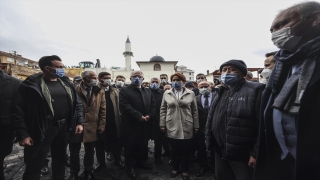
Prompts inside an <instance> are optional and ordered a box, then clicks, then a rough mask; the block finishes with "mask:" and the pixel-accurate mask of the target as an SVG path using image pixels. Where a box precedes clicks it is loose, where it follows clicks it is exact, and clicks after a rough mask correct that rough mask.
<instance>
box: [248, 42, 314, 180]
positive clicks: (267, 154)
mask: <svg viewBox="0 0 320 180" xmlns="http://www.w3.org/2000/svg"><path fill="white" fill-rule="evenodd" d="M318 42H319V43H318V45H317V46H316V45H315V46H313V48H314V49H313V50H309V54H308V56H309V58H310V57H312V58H315V61H316V67H315V69H314V73H313V75H312V77H311V79H310V82H309V84H308V86H307V89H306V90H305V92H304V95H303V96H302V98H301V101H300V111H299V115H298V117H297V119H296V130H297V150H296V164H295V175H294V176H295V180H305V179H308V180H313V179H314V180H315V179H317V180H318V179H320V130H319V128H320V71H319V69H320V56H319V54H320V37H318ZM305 47H306V46H305ZM312 53H313V54H312ZM311 55H312V56H311ZM300 61H305V59H301V60H300ZM282 79H286V76H285V77H283V78H282ZM275 96H276V94H273V93H272V91H271V89H267V88H266V89H265V90H264V92H263V95H262V101H261V110H262V112H264V113H263V114H262V123H260V134H259V149H258V158H257V167H256V170H255V178H254V179H255V180H269V179H270V180H271V179H276V177H277V176H278V174H276V173H274V172H275V171H276V170H275V169H274V168H279V169H281V167H278V166H277V164H279V161H281V152H282V151H281V148H280V146H279V143H278V141H277V139H276V137H275V134H274V129H273V120H272V119H273V118H272V117H273V108H272V107H271V105H272V104H273V103H272V102H273V101H274V98H275ZM278 172H279V171H278Z"/></svg>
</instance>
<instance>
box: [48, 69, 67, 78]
mask: <svg viewBox="0 0 320 180" xmlns="http://www.w3.org/2000/svg"><path fill="white" fill-rule="evenodd" d="M49 68H51V69H55V70H56V73H52V74H53V75H54V76H55V77H56V78H62V77H63V76H64V75H65V71H64V69H63V68H52V67H49Z"/></svg>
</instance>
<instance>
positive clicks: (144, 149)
mask: <svg viewBox="0 0 320 180" xmlns="http://www.w3.org/2000/svg"><path fill="white" fill-rule="evenodd" d="M130 80H131V84H130V85H129V86H127V87H124V88H122V89H121V91H120V95H119V98H120V109H121V115H122V117H121V127H122V129H121V131H122V133H121V136H122V138H123V144H124V157H125V164H126V168H127V174H128V176H129V177H130V178H137V175H136V172H135V169H134V168H135V167H140V168H143V169H149V170H150V169H152V168H153V167H152V165H150V164H147V159H148V140H149V139H150V135H151V122H150V120H151V119H153V118H154V117H155V111H156V103H155V101H154V98H153V94H152V92H151V90H150V89H149V88H144V87H143V86H142V85H141V84H142V81H143V80H144V78H143V73H142V72H141V71H133V72H131V76H130ZM135 162H136V163H135Z"/></svg>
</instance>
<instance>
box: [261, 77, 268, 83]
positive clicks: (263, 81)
mask: <svg viewBox="0 0 320 180" xmlns="http://www.w3.org/2000/svg"><path fill="white" fill-rule="evenodd" d="M259 82H260V83H262V84H267V80H266V79H264V78H260V80H259Z"/></svg>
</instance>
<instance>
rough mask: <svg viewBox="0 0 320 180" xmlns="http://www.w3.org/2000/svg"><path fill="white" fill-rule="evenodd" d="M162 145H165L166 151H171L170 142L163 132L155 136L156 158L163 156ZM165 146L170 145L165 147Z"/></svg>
mask: <svg viewBox="0 0 320 180" xmlns="http://www.w3.org/2000/svg"><path fill="white" fill-rule="evenodd" d="M159 129H160V128H159ZM162 146H163V147H164V150H165V151H166V152H169V151H170V149H169V143H168V138H167V137H166V135H165V134H164V133H163V132H161V133H159V134H158V137H156V138H155V140H154V158H155V159H157V158H161V153H162ZM165 146H168V147H166V148H167V149H166V148H165Z"/></svg>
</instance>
